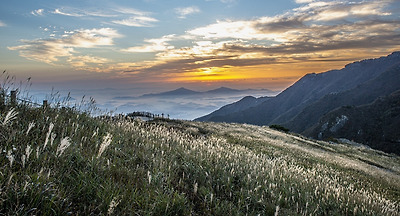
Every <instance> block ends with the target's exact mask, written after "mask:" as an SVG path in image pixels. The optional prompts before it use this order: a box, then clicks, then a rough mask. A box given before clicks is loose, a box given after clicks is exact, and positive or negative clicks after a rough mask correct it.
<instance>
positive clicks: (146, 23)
mask: <svg viewBox="0 0 400 216" xmlns="http://www.w3.org/2000/svg"><path fill="white" fill-rule="evenodd" d="M155 22H158V20H157V19H155V18H152V17H146V16H132V17H129V18H128V19H123V20H114V21H112V23H115V24H119V25H125V26H133V27H152V26H153V24H152V23H155Z"/></svg>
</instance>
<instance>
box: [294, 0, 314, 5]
mask: <svg viewBox="0 0 400 216" xmlns="http://www.w3.org/2000/svg"><path fill="white" fill-rule="evenodd" d="M313 1H314V0H295V2H296V3H297V4H304V3H311V2H313Z"/></svg>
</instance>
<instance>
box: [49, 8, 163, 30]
mask: <svg viewBox="0 0 400 216" xmlns="http://www.w3.org/2000/svg"><path fill="white" fill-rule="evenodd" d="M52 13H53V14H58V15H63V16H70V17H81V18H85V17H98V18H112V20H109V19H107V20H103V21H102V22H103V23H113V24H118V25H125V26H133V27H152V26H153V23H155V22H158V20H157V19H156V18H153V17H151V16H150V13H149V12H145V11H140V10H137V9H134V8H111V9H110V10H108V11H103V10H97V9H96V10H95V9H79V8H73V7H64V8H56V9H54V11H53V12H52Z"/></svg>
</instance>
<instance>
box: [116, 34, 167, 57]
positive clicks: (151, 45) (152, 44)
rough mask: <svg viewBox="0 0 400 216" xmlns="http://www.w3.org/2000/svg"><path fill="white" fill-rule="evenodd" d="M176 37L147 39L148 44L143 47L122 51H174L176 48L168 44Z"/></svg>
mask: <svg viewBox="0 0 400 216" xmlns="http://www.w3.org/2000/svg"><path fill="white" fill-rule="evenodd" d="M173 37H174V35H166V36H163V37H162V38H157V39H147V40H145V41H144V42H145V43H147V44H145V45H142V46H135V47H129V48H127V49H122V51H123V52H132V53H141V52H161V51H166V50H170V49H174V46H171V45H170V44H168V41H171V40H172V39H173Z"/></svg>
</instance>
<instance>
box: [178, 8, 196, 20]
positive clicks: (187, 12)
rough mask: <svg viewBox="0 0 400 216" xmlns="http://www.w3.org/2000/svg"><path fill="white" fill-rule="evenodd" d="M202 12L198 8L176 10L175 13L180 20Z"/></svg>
mask: <svg viewBox="0 0 400 216" xmlns="http://www.w3.org/2000/svg"><path fill="white" fill-rule="evenodd" d="M200 12H201V10H200V9H199V8H198V7H197V6H191V7H183V8H175V13H176V14H177V15H178V18H180V19H185V18H186V17H187V16H188V15H191V14H196V13H200Z"/></svg>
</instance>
